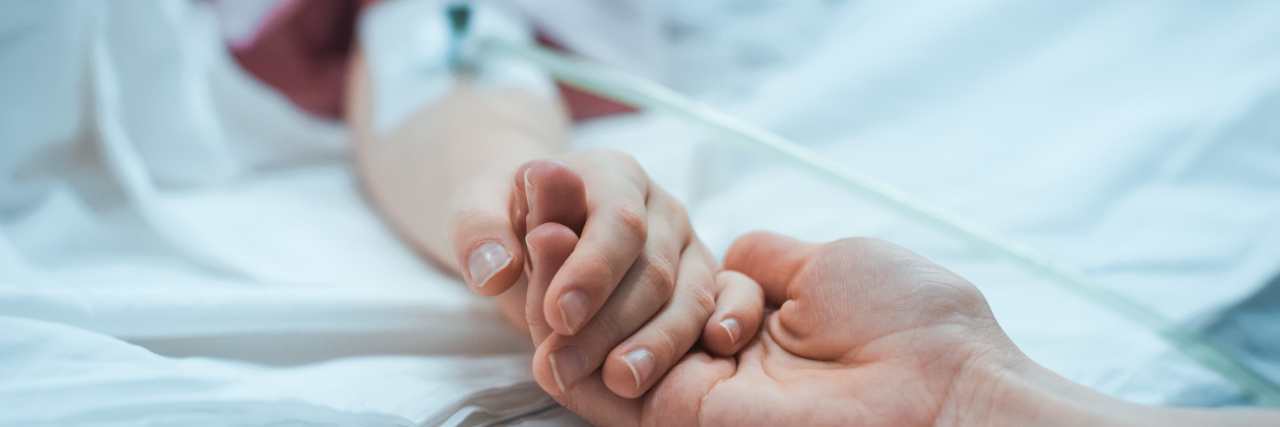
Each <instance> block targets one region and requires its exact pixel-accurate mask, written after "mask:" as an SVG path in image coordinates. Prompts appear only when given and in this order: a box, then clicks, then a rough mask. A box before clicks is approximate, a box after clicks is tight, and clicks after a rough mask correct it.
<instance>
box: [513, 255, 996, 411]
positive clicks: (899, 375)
mask: <svg viewBox="0 0 1280 427" xmlns="http://www.w3.org/2000/svg"><path fill="white" fill-rule="evenodd" d="M531 238H532V237H531ZM725 269H726V270H736V272H735V271H725V272H721V273H720V274H719V275H718V276H717V281H718V282H720V283H722V284H723V286H726V287H733V286H740V284H752V283H753V282H752V280H753V279H754V280H755V281H756V282H759V284H760V286H761V287H762V288H763V290H764V293H765V296H766V299H767V301H768V304H769V305H770V306H771V307H775V308H777V311H774V312H772V313H770V314H769V315H768V316H767V317H766V320H765V328H763V330H762V331H761V333H760V334H759V336H758V337H756V339H754V340H752V341H751V342H750V343H748V345H747V347H746V348H745V349H743V350H742V351H741V352H740V353H739V354H738V355H737V356H736V358H727V357H715V356H712V355H709V354H707V353H704V352H693V353H690V354H689V355H687V356H686V357H685V358H684V359H683V360H681V361H680V363H679V364H678V365H676V366H675V367H674V368H672V370H671V371H670V372H669V373H668V374H667V376H666V377H665V378H664V379H663V380H662V381H661V382H660V383H658V384H657V385H656V386H655V387H654V388H653V389H652V390H651V391H650V392H649V393H648V394H647V395H645V396H644V397H643V398H641V399H622V398H618V397H616V396H611V395H606V394H604V393H601V391H603V390H602V389H603V387H602V385H601V384H599V382H598V381H587V382H584V383H583V384H580V385H579V387H578V388H576V389H574V390H570V392H569V393H566V394H565V395H562V396H560V401H561V402H562V403H564V404H565V405H566V406H568V407H569V408H570V409H572V410H573V411H575V412H577V413H579V414H581V415H583V416H584V417H586V418H587V419H588V420H590V421H592V422H594V423H597V424H602V425H748V424H759V425H780V424H791V425H813V424H840V425H894V426H898V425H919V424H934V423H938V422H944V421H948V420H951V421H954V420H957V419H959V417H965V416H968V415H969V414H971V412H967V411H972V410H974V409H976V408H973V407H972V403H973V402H974V399H979V400H980V396H979V395H978V394H981V393H992V392H997V391H996V390H985V389H984V388H986V387H988V384H989V383H990V381H989V380H990V377H991V376H993V375H999V374H1000V371H998V370H996V369H992V368H991V367H995V366H999V367H1005V366H1010V365H1011V363H1010V362H1017V361H1018V360H1019V358H1020V357H1021V354H1020V353H1018V352H1017V349H1016V348H1014V347H1013V345H1012V344H1011V343H1010V342H1009V341H1008V339H1007V338H1006V337H1005V335H1004V334H1003V333H1002V332H1001V331H1000V328H999V326H998V325H997V324H996V322H995V319H994V317H993V316H992V314H991V311H990V310H989V309H988V307H987V304H986V302H985V300H984V299H983V297H982V294H981V293H979V292H978V290H977V289H976V288H974V287H973V285H971V284H969V282H967V281H965V280H964V279H963V278H961V277H959V276H957V275H955V274H953V273H951V272H950V271H947V270H946V269H943V268H942V267H940V266H938V265H936V264H933V263H931V262H929V261H927V260H925V259H924V258H922V257H920V256H919V255H916V254H914V253H912V252H910V251H907V250H905V249H902V248H900V247H897V246H894V245H892V244H889V243H886V242H882V241H878V240H873V239H845V240H840V241H836V242H832V243H828V244H809V243H802V242H799V241H795V240H792V239H790V238H786V237H782V236H778V235H772V234H752V235H748V236H745V237H743V238H741V239H739V241H738V242H736V243H735V244H734V245H733V247H732V248H731V249H730V251H729V254H728V256H727V258H726V260H725ZM1012 365H1014V366H1016V365H1017V363H1012Z"/></svg>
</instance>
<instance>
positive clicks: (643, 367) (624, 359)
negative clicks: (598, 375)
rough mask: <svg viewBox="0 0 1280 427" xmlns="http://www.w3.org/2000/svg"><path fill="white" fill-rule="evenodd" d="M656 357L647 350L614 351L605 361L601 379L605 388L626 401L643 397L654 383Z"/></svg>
mask: <svg viewBox="0 0 1280 427" xmlns="http://www.w3.org/2000/svg"><path fill="white" fill-rule="evenodd" d="M659 365H665V364H663V363H659V361H658V357H657V356H656V355H654V354H653V351H650V350H649V349H648V348H644V347H636V348H630V349H627V350H625V351H624V350H622V347H619V348H618V349H615V350H614V351H613V352H612V353H611V354H610V355H609V358H608V360H606V361H605V364H604V369H603V370H602V371H603V379H604V384H605V387H608V388H609V391H612V392H613V393H614V394H616V395H618V396H621V397H625V398H628V399H633V398H637V397H640V396H643V395H644V393H645V392H646V391H648V390H649V388H650V387H651V386H652V384H653V383H654V382H655V378H653V377H654V376H655V375H654V372H655V371H656V370H657V369H658V367H659Z"/></svg>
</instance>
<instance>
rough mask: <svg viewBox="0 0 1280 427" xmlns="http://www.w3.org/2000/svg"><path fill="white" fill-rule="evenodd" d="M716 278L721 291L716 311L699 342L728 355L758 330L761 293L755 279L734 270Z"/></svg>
mask: <svg viewBox="0 0 1280 427" xmlns="http://www.w3.org/2000/svg"><path fill="white" fill-rule="evenodd" d="M716 281H717V282H719V285H720V286H719V287H720V289H721V291H720V294H719V295H717V296H716V311H715V313H714V314H712V315H711V318H710V319H707V324H706V326H705V327H704V328H703V331H702V346H703V347H704V348H706V349H707V352H709V353H711V354H715V355H718V356H729V355H732V354H735V353H737V352H738V350H741V349H742V348H743V347H744V346H746V344H747V342H749V341H751V339H752V338H754V337H755V335H756V332H758V331H759V329H760V321H761V319H763V318H764V294H763V292H762V290H761V289H760V287H759V286H758V285H756V283H755V281H753V280H751V278H749V277H747V276H746V275H743V274H741V273H738V272H736V271H722V272H720V273H719V274H717V275H716Z"/></svg>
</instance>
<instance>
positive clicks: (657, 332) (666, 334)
mask: <svg viewBox="0 0 1280 427" xmlns="http://www.w3.org/2000/svg"><path fill="white" fill-rule="evenodd" d="M653 340H654V343H653V346H654V349H655V350H656V349H661V350H658V351H654V355H658V354H665V355H666V358H667V360H675V359H676V358H678V357H680V355H682V354H684V352H685V351H686V349H684V348H681V347H683V345H681V344H683V342H682V341H684V340H682V339H681V334H680V331H678V330H677V329H676V327H675V325H671V324H665V323H664V324H659V325H654V331H653Z"/></svg>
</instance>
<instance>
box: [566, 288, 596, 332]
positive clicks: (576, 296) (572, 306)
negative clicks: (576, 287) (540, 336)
mask: <svg viewBox="0 0 1280 427" xmlns="http://www.w3.org/2000/svg"><path fill="white" fill-rule="evenodd" d="M559 304H560V320H562V321H564V327H565V328H567V329H569V335H573V334H574V332H575V331H577V330H578V328H580V327H582V323H583V322H586V321H587V310H590V309H591V308H590V307H588V306H587V295H586V294H583V293H582V292H581V291H569V293H567V294H564V296H561V297H560V302H559Z"/></svg>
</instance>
